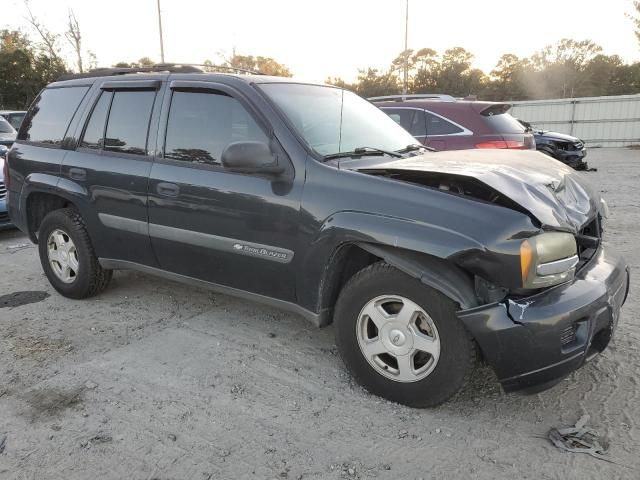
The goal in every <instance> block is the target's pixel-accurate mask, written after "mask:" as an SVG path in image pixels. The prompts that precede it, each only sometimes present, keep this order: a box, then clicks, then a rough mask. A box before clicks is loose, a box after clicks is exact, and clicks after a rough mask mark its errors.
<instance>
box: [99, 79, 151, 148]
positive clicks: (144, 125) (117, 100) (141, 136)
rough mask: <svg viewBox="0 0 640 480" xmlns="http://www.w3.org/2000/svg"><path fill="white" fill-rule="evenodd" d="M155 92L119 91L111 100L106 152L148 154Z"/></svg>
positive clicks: (105, 141) (105, 145)
mask: <svg viewBox="0 0 640 480" xmlns="http://www.w3.org/2000/svg"><path fill="white" fill-rule="evenodd" d="M155 97H156V92H155V90H131V91H119V90H116V91H115V92H114V94H113V100H112V101H111V109H110V110H109V119H108V120H107V130H106V135H105V138H104V149H105V150H108V151H111V152H120V153H131V154H137V155H146V153H147V134H148V133H149V121H150V119H151V111H152V110H153V102H154V100H155Z"/></svg>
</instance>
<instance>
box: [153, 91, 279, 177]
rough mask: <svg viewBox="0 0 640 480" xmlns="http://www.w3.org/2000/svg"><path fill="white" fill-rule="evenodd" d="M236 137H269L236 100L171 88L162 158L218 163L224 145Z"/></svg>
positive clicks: (244, 139)
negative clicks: (171, 93) (173, 90)
mask: <svg viewBox="0 0 640 480" xmlns="http://www.w3.org/2000/svg"><path fill="white" fill-rule="evenodd" d="M240 141H260V142H265V143H268V141H269V139H268V137H267V135H266V134H265V133H264V132H263V131H262V129H261V128H260V127H259V126H258V124H257V123H256V121H255V120H254V119H253V117H252V116H251V115H250V114H249V112H247V111H246V110H245V108H244V107H243V106H242V104H241V103H240V102H239V101H238V100H236V99H235V98H233V97H230V96H228V95H225V94H218V93H204V92H182V91H175V92H173V95H172V97H171V108H170V110H169V119H168V122H167V134H166V137H165V153H164V157H165V158H171V159H174V160H183V161H186V162H191V163H196V164H205V165H221V160H220V159H221V157H222V152H223V151H224V149H225V148H226V147H227V145H229V144H230V143H233V142H240Z"/></svg>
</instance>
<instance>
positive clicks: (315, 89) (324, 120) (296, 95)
mask: <svg viewBox="0 0 640 480" xmlns="http://www.w3.org/2000/svg"><path fill="white" fill-rule="evenodd" d="M260 88H261V89H262V90H263V91H264V92H265V93H266V94H267V95H268V96H269V97H270V98H271V99H272V100H273V102H274V103H275V104H276V105H277V106H278V107H279V108H280V109H281V110H282V112H283V113H284V115H285V116H286V117H287V118H288V119H289V121H290V123H291V124H292V125H293V127H294V128H295V129H296V130H297V131H298V133H299V134H300V136H301V137H302V138H303V139H304V141H305V142H306V143H307V144H308V145H309V146H310V147H311V148H312V149H314V150H315V151H316V152H318V153H319V154H321V155H332V154H336V153H340V152H351V151H353V150H355V149H356V148H360V147H373V148H381V149H384V150H401V149H403V148H405V147H406V146H407V145H411V144H414V143H415V140H414V138H413V137H412V136H411V134H409V132H407V131H406V130H404V129H403V128H402V127H401V126H400V125H398V124H397V123H396V122H394V121H393V119H391V118H390V117H389V116H388V115H387V114H386V113H384V112H383V111H382V110H380V109H379V108H377V107H376V106H374V105H372V104H371V103H369V102H367V101H366V100H364V99H363V98H361V97H359V96H358V95H356V94H355V93H352V92H349V91H347V90H342V89H340V88H334V87H329V86H323V85H304V84H293V83H267V84H262V85H260Z"/></svg>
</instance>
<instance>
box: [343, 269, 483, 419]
mask: <svg viewBox="0 0 640 480" xmlns="http://www.w3.org/2000/svg"><path fill="white" fill-rule="evenodd" d="M335 334H336V343H337V345H338V350H339V352H340V355H341V356H342V358H343V360H344V362H345V364H346V365H347V368H348V369H349V370H350V371H351V373H352V375H353V376H354V377H355V379H356V380H357V381H358V383H360V384H361V385H362V386H364V387H365V388H366V389H367V390H369V391H370V392H372V393H374V394H376V395H380V396H381V397H384V398H386V399H388V400H392V401H394V402H398V403H402V404H404V405H408V406H411V407H431V406H434V405H438V404H440V403H442V402H444V401H446V400H447V399H448V398H450V397H451V396H452V395H454V394H455V393H456V392H457V391H458V390H459V389H460V388H461V387H462V386H463V385H464V383H465V381H466V379H467V377H468V376H469V375H470V374H471V372H472V370H473V365H474V362H475V358H476V355H475V345H474V343H473V340H472V339H471V337H470V336H469V334H468V333H467V331H466V330H465V328H464V326H463V325H462V323H461V322H460V320H458V318H457V316H456V304H455V303H454V302H453V301H451V300H450V299H449V298H447V297H446V296H444V295H443V294H441V293H440V292H438V291H437V290H434V289H432V288H430V287H428V286H426V285H424V284H423V283H421V282H420V281H419V280H416V279H414V278H412V277H410V276H408V275H406V274H404V273H402V272H401V271H399V270H397V269H396V268H394V267H392V266H390V265H388V264H386V263H382V262H381V263H376V264H374V265H371V266H369V267H367V268H365V269H364V270H361V271H360V272H359V273H357V274H356V275H354V276H353V277H352V278H351V280H349V282H348V283H347V285H346V286H345V287H344V289H343V290H342V292H341V293H340V296H339V298H338V302H337V304H336V311H335Z"/></svg>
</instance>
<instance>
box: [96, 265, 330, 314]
mask: <svg viewBox="0 0 640 480" xmlns="http://www.w3.org/2000/svg"><path fill="white" fill-rule="evenodd" d="M98 261H99V262H100V265H101V266H102V267H103V268H108V269H122V270H135V271H138V272H142V273H147V274H149V275H154V276H157V277H161V278H165V279H167V280H172V281H175V282H179V283H183V284H186V285H193V286H195V287H200V288H206V289H208V290H213V291H214V292H217V293H221V294H224V295H231V296H234V297H239V298H244V299H246V300H251V301H254V302H258V303H262V304H265V305H270V306H272V307H275V308H280V309H282V310H287V311H289V312H292V313H296V314H298V315H302V316H303V317H305V318H306V319H307V320H309V321H311V323H313V324H314V325H316V326H322V325H324V324H325V323H326V320H323V318H322V317H323V316H322V315H321V314H318V313H314V312H312V311H310V310H307V309H306V308H304V307H301V306H300V305H297V304H295V303H291V302H287V301H285V300H279V299H277V298H273V297H268V296H266V295H261V294H259V293H253V292H247V291H245V290H239V289H237V288H233V287H228V286H226V285H220V284H218V283H212V282H207V281H206V280H199V279H197V278H193V277H188V276H186V275H181V274H179V273H173V272H168V271H166V270H162V269H160V268H155V267H149V266H147V265H142V264H139V263H135V262H129V261H126V260H115V259H111V258H99V259H98Z"/></svg>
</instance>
